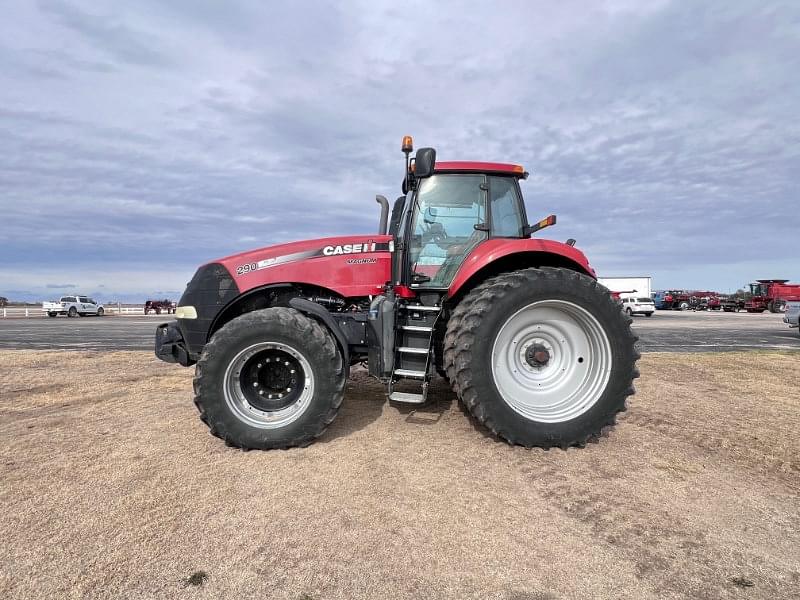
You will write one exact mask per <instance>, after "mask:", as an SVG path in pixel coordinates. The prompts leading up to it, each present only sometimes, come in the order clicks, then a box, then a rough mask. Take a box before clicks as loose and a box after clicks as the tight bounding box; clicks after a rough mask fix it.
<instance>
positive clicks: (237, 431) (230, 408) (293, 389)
mask: <svg viewBox="0 0 800 600" xmlns="http://www.w3.org/2000/svg"><path fill="white" fill-rule="evenodd" d="M344 385H345V370H344V362H343V360H342V356H341V353H340V351H339V348H338V346H337V345H336V342H335V341H334V339H333V337H332V336H331V334H330V332H329V331H328V330H327V329H326V328H325V327H323V326H322V325H320V324H319V323H318V322H317V321H315V320H313V319H311V318H309V317H307V316H305V315H303V314H302V313H300V312H298V311H296V310H294V309H291V308H282V307H280V308H267V309H263V310H257V311H253V312H250V313H247V314H244V315H242V316H240V317H237V318H236V319H233V320H232V321H230V322H228V323H226V324H225V325H224V326H223V327H222V328H221V329H220V330H219V331H217V332H216V333H215V334H214V336H213V337H212V338H211V341H210V342H209V343H208V344H206V346H205V348H204V350H203V354H202V356H201V357H200V360H199V361H198V363H197V367H196V371H195V378H194V390H195V399H194V402H195V404H196V405H197V408H198V409H199V411H200V418H201V419H202V420H203V422H204V423H206V424H207V425H208V427H209V428H210V430H211V433H212V434H213V435H215V436H217V437H219V438H221V439H223V440H225V442H226V443H227V444H228V445H231V446H236V447H239V448H246V449H260V450H267V449H271V448H289V447H293V446H306V445H308V444H310V443H311V442H312V441H313V440H314V439H315V438H317V437H319V436H320V435H321V434H322V432H323V431H325V429H326V428H327V426H328V425H329V424H330V423H331V422H332V421H333V419H334V418H335V417H336V413H337V412H338V410H339V407H340V406H341V404H342V398H343V396H344Z"/></svg>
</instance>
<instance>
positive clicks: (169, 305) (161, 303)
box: [144, 299, 177, 315]
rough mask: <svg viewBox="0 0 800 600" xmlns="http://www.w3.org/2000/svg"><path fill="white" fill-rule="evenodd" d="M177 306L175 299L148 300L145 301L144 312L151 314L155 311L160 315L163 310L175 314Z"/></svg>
mask: <svg viewBox="0 0 800 600" xmlns="http://www.w3.org/2000/svg"><path fill="white" fill-rule="evenodd" d="M176 308H177V304H175V301H174V300H169V299H164V300H148V301H146V302H145V303H144V314H146V315H147V314H150V311H153V312H154V313H156V314H157V315H160V314H161V313H162V312H165V313H167V314H174V313H175V309H176Z"/></svg>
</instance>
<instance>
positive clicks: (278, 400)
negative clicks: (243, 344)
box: [224, 342, 314, 429]
mask: <svg viewBox="0 0 800 600" xmlns="http://www.w3.org/2000/svg"><path fill="white" fill-rule="evenodd" d="M224 392H225V401H226V402H227V404H228V406H229V407H230V408H231V409H232V411H233V413H234V414H235V415H236V416H237V418H239V419H241V420H242V421H245V422H246V423H248V424H249V425H252V426H255V427H261V428H265V429H274V428H279V427H283V426H285V425H287V424H288V423H291V422H292V421H294V420H296V419H297V418H299V417H300V415H301V414H303V412H304V411H305V410H306V409H307V408H308V406H309V404H310V402H311V398H312V397H313V395H314V374H313V371H312V370H311V365H310V364H309V362H308V360H307V359H306V358H305V357H304V356H303V355H302V354H301V353H300V352H298V351H297V350H296V349H295V348H292V347H291V346H289V345H287V344H283V343H279V342H261V343H257V344H254V345H253V346H250V347H248V348H245V349H244V350H242V351H241V352H240V353H239V354H238V355H237V356H236V357H234V358H233V360H232V361H231V362H230V363H229V364H228V368H227V369H226V372H225V385H224Z"/></svg>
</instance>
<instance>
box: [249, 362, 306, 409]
mask: <svg viewBox="0 0 800 600" xmlns="http://www.w3.org/2000/svg"><path fill="white" fill-rule="evenodd" d="M240 377H241V385H242V391H243V392H244V395H245V398H246V399H247V401H248V402H249V403H250V404H251V405H252V406H254V407H256V408H258V409H259V410H263V411H275V410H280V409H282V408H286V407H287V406H291V405H292V404H293V403H294V402H295V401H296V400H297V397H298V395H299V394H300V389H299V386H298V385H297V384H298V381H299V380H300V378H301V377H304V373H303V368H302V367H301V366H300V363H299V362H298V361H297V359H296V358H295V357H293V356H292V355H290V354H288V353H286V352H283V351H281V350H275V349H270V350H263V351H261V352H259V353H257V354H255V355H253V356H251V357H250V358H249V359H248V360H247V362H246V363H245V365H244V367H243V368H242V371H241V374H240Z"/></svg>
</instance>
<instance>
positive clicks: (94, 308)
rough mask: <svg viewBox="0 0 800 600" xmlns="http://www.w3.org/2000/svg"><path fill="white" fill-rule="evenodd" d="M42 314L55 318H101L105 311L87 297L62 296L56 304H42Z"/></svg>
mask: <svg viewBox="0 0 800 600" xmlns="http://www.w3.org/2000/svg"><path fill="white" fill-rule="evenodd" d="M42 312H45V313H47V316H48V317H57V316H58V315H67V316H68V317H77V316H81V317H85V316H86V315H97V316H98V317H102V316H103V315H104V314H105V312H106V311H105V309H104V308H103V305H102V304H100V303H98V302H95V301H94V300H92V299H91V298H89V297H88V296H62V297H61V300H59V301H58V302H43V303H42Z"/></svg>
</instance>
